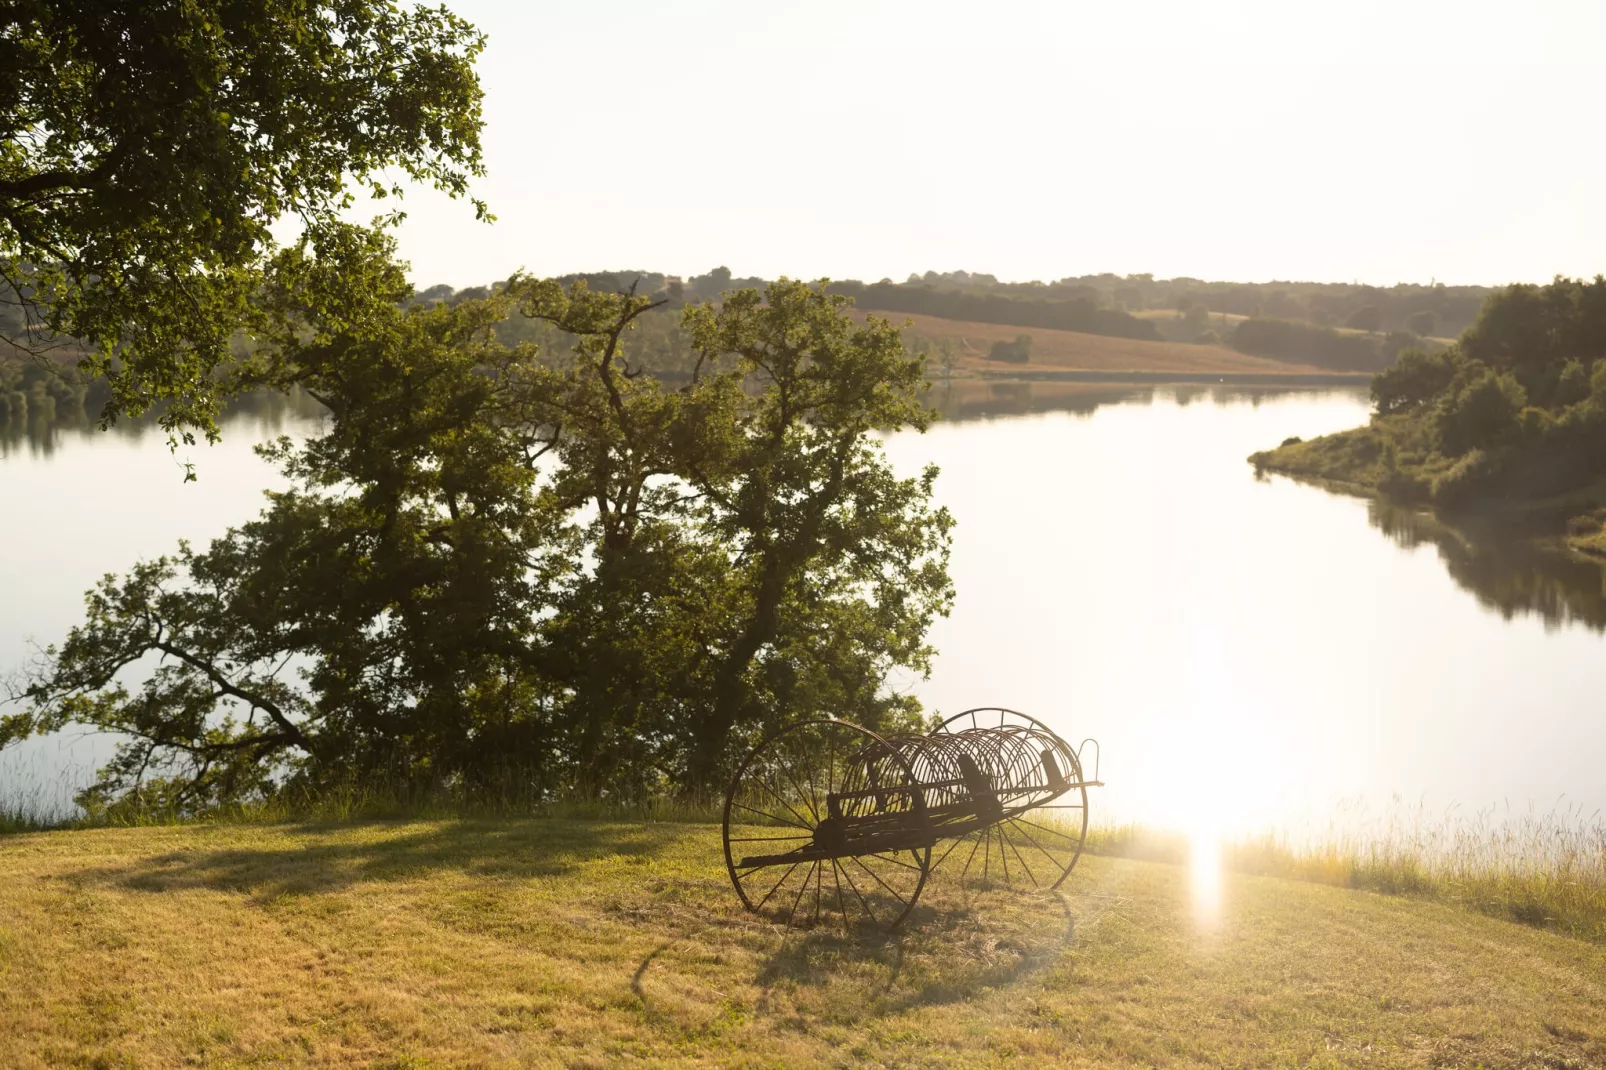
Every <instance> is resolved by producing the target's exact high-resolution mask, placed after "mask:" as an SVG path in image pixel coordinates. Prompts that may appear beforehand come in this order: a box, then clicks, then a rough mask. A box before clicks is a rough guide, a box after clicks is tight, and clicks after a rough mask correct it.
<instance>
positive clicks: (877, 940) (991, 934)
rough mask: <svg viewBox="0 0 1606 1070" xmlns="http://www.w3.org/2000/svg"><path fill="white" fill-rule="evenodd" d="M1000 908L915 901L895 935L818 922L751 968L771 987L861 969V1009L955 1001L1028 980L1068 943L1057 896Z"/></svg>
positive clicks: (1068, 916) (1066, 910)
mask: <svg viewBox="0 0 1606 1070" xmlns="http://www.w3.org/2000/svg"><path fill="white" fill-rule="evenodd" d="M1018 899H1019V901H1018V902H1012V903H1009V904H1008V905H1007V908H1006V909H1002V910H986V911H982V910H976V909H972V908H971V907H970V906H968V905H964V906H960V905H957V904H950V903H943V904H936V905H926V904H921V905H919V906H917V907H916V908H915V909H914V911H912V912H911V913H910V915H909V917H908V919H907V920H906V921H905V922H904V924H903V926H902V927H901V928H899V929H898V930H897V931H895V932H891V933H888V932H884V931H877V930H871V929H859V930H855V931H853V932H844V931H843V930H842V929H840V928H829V927H823V926H822V927H820V928H816V929H814V930H813V931H810V932H807V933H798V934H796V936H795V938H789V939H788V940H787V941H786V942H785V943H784V944H783V946H782V947H781V948H779V949H778V950H777V951H776V952H775V953H774V954H772V955H771V956H770V957H769V958H768V959H767V960H766V961H765V962H764V964H763V966H762V967H761V968H760V970H759V972H758V976H757V978H756V981H757V983H758V985H759V986H760V987H761V988H763V989H765V990H766V991H767V992H768V991H771V990H774V989H775V988H777V987H778V986H784V985H792V986H798V987H803V988H824V987H826V986H828V985H830V984H832V983H833V982H835V981H836V980H838V979H839V978H840V977H841V976H842V975H843V974H844V972H862V971H863V970H864V968H865V967H869V968H870V970H871V971H872V972H873V973H874V974H877V975H879V976H878V977H877V980H876V982H875V985H874V993H873V996H872V998H871V1000H870V1002H869V1003H868V1004H867V1005H865V1006H864V1007H863V1008H862V1010H863V1012H864V1013H866V1014H870V1015H881V1014H895V1013H898V1012H901V1011H905V1010H909V1009H911V1008H914V1007H918V1006H929V1005H937V1004H945V1003H956V1002H961V1001H963V1000H967V999H971V998H973V997H975V996H976V995H977V994H979V993H981V992H983V991H985V990H987V989H995V988H1001V987H1005V986H1009V985H1015V984H1020V983H1022V982H1025V981H1028V980H1030V979H1031V978H1033V977H1035V976H1036V975H1038V974H1040V973H1042V972H1043V971H1044V970H1047V969H1048V968H1050V967H1052V966H1053V965H1054V964H1055V963H1057V962H1058V961H1059V960H1060V959H1061V958H1062V957H1063V955H1064V954H1065V952H1067V951H1069V950H1070V949H1071V948H1072V947H1073V946H1074V945H1075V943H1076V927H1077V920H1078V919H1077V915H1076V913H1075V912H1073V911H1072V909H1071V906H1070V903H1069V901H1068V900H1067V897H1066V896H1064V895H1061V894H1053V895H1046V896H1031V897H1027V896H1024V895H1022V896H1019V897H1018Z"/></svg>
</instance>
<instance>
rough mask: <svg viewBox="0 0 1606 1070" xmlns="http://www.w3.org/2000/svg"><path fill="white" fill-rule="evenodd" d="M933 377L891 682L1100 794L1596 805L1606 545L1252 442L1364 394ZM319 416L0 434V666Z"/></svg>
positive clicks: (1321, 815)
mask: <svg viewBox="0 0 1606 1070" xmlns="http://www.w3.org/2000/svg"><path fill="white" fill-rule="evenodd" d="M938 403H939V405H940V406H941V407H943V408H944V409H945V411H946V412H947V414H948V417H949V418H947V419H945V420H943V421H942V422H940V423H939V424H938V425H937V426H936V427H935V428H933V429H932V430H931V431H930V432H928V433H926V434H924V435H916V434H905V435H896V436H892V437H891V438H890V439H889V440H888V441H887V449H888V452H889V454H890V456H891V457H892V459H893V461H894V463H895V464H896V465H897V466H898V467H899V468H900V469H902V470H906V471H909V472H913V471H915V470H917V469H918V468H919V466H920V465H922V464H924V463H926V462H928V461H934V462H936V463H937V464H938V465H940V466H941V468H942V476H941V478H940V479H939V481H938V493H939V496H940V497H941V499H942V500H943V502H944V503H945V504H947V505H948V506H949V507H950V508H951V509H952V510H953V512H954V514H955V516H956V517H957V519H958V526H957V528H956V532H955V542H954V556H953V564H952V574H953V578H954V581H955V584H956V586H957V589H958V601H957V604H956V606H955V609H954V613H953V615H952V616H951V617H950V618H948V619H946V620H943V621H940V622H939V623H938V624H937V626H936V628H935V629H934V631H933V634H932V639H933V641H934V643H935V644H936V646H937V647H938V649H939V650H940V652H941V653H940V655H939V657H938V659H937V662H936V667H935V671H934V672H933V674H932V677H931V679H929V680H902V681H899V682H898V685H899V686H900V687H904V688H908V689H910V690H912V691H913V692H914V693H915V694H917V695H919V696H920V697H921V699H922V700H923V701H924V702H925V704H926V705H927V707H928V708H934V709H939V710H942V711H943V712H945V713H952V712H958V711H960V710H963V709H965V708H968V707H971V706H980V705H1002V706H1009V707H1013V708H1016V709H1021V710H1025V711H1027V712H1030V713H1033V714H1036V715H1038V716H1040V717H1042V718H1043V719H1044V720H1045V721H1047V722H1048V723H1049V724H1050V725H1052V726H1054V727H1055V728H1057V729H1058V730H1060V731H1061V732H1062V733H1063V734H1064V735H1066V736H1067V737H1069V738H1070V739H1071V740H1072V742H1073V744H1074V743H1075V742H1077V741H1079V740H1081V739H1082V738H1083V737H1087V736H1092V737H1096V738H1097V739H1098V740H1099V741H1100V743H1101V746H1102V756H1101V759H1102V760H1101V768H1100V772H1101V775H1102V776H1103V778H1104V779H1105V780H1106V781H1107V782H1108V784H1109V786H1108V787H1106V788H1104V789H1101V790H1100V791H1099V792H1097V793H1096V794H1095V801H1094V811H1093V812H1094V817H1095V820H1101V819H1102V820H1135V821H1142V822H1146V823H1154V824H1159V825H1165V826H1169V827H1176V828H1182V829H1188V830H1199V829H1208V830H1211V831H1216V832H1221V833H1243V832H1249V831H1258V830H1262V829H1270V828H1281V829H1285V830H1292V831H1294V832H1296V833H1297V832H1298V831H1299V830H1300V829H1318V830H1319V829H1322V828H1324V827H1326V826H1327V825H1328V824H1329V823H1332V824H1336V825H1339V826H1342V827H1346V828H1348V827H1352V826H1356V825H1362V824H1365V823H1368V822H1373V821H1377V820H1381V819H1383V818H1385V817H1387V816H1389V815H1394V816H1398V815H1400V814H1402V813H1403V814H1407V815H1411V814H1419V813H1420V814H1423V815H1426V816H1427V817H1428V818H1429V819H1432V820H1437V819H1439V818H1442V817H1443V816H1444V815H1446V814H1450V815H1452V817H1456V816H1460V817H1468V816H1474V815H1476V814H1478V813H1480V812H1487V811H1493V812H1494V813H1495V814H1496V816H1501V815H1504V814H1506V813H1507V812H1522V813H1526V812H1529V811H1530V810H1535V811H1538V812H1542V813H1549V812H1552V811H1555V810H1558V809H1560V810H1568V809H1573V810H1582V811H1584V812H1585V813H1593V812H1595V811H1598V810H1600V809H1603V808H1606V776H1603V775H1602V773H1601V761H1602V758H1603V756H1606V716H1602V713H1601V709H1600V699H1599V696H1600V695H1601V694H1602V693H1603V691H1606V688H1603V685H1606V657H1603V655H1606V638H1603V632H1602V629H1603V627H1606V596H1603V588H1602V572H1601V570H1600V568H1599V567H1597V566H1595V565H1594V564H1591V563H1589V562H1585V561H1579V560H1573V559H1569V558H1567V557H1564V556H1560V555H1555V554H1548V553H1541V552H1539V551H1537V550H1535V549H1533V548H1532V547H1529V546H1526V545H1523V544H1515V545H1513V544H1488V543H1480V542H1477V541H1473V540H1469V539H1467V538H1466V537H1465V536H1463V535H1462V534H1460V533H1458V532H1456V531H1454V530H1452V529H1449V528H1446V527H1444V526H1442V525H1440V524H1437V523H1436V522H1434V521H1433V520H1432V518H1431V517H1427V516H1423V515H1419V514H1416V513H1413V512H1411V511H1408V510H1400V509H1394V508H1390V507H1387V506H1384V505H1382V504H1380V503H1377V502H1372V501H1368V500H1365V499H1360V498H1354V497H1349V496H1344V495H1338V494H1334V493H1330V492H1328V491H1326V490H1323V489H1320V488H1317V487H1312V486H1308V485H1303V484H1300V483H1297V482H1295V481H1292V480H1289V479H1286V478H1283V477H1278V476H1271V477H1259V476H1257V475H1256V473H1255V471H1254V470H1253V468H1252V467H1251V466H1250V465H1249V464H1248V463H1247V462H1246V461H1245V458H1246V457H1247V456H1248V454H1249V453H1251V452H1253V451H1254V450H1257V449H1262V448H1265V447H1267V446H1272V445H1276V444H1277V443H1278V442H1281V441H1282V440H1283V439H1284V438H1286V437H1288V436H1290V435H1299V436H1301V437H1304V438H1309V437H1312V436H1314V435H1319V434H1322V433H1325V432H1328V431H1334V430H1338V429H1341V428H1345V427H1350V426H1354V425H1355V424H1358V423H1360V422H1362V421H1364V419H1365V418H1366V412H1367V399H1366V396H1365V394H1364V393H1363V392H1358V391H1349V390H1318V391H1292V392H1291V391H1274V390H1269V389H1253V388H1226V387H1219V388H1201V387H1141V388H1139V387H1121V386H1108V385H1092V384H1034V385H1031V386H1027V385H1024V384H1020V385H1008V384H998V385H988V384H975V383H967V384H956V387H955V388H954V389H952V390H950V391H949V392H947V393H946V394H942V393H939V396H938ZM314 426H316V417H315V416H314V415H312V414H310V413H308V412H306V411H305V410H302V409H298V408H296V407H293V406H279V407H272V408H270V409H269V410H267V411H258V412H252V413H245V414H241V415H238V416H236V417H233V418H231V420H230V422H229V423H228V424H227V425H226V427H225V431H224V440H223V443H222V444H221V445H219V446H216V447H210V448H208V447H204V446H203V447H196V448H192V449H187V450H186V449H181V450H180V451H179V456H180V457H186V458H189V459H192V460H194V461H195V462H197V466H198V472H199V477H200V478H199V482H198V483H194V484H189V485H185V484H184V483H183V482H182V472H181V470H180V468H179V467H178V465H177V463H176V461H175V459H174V457H173V455H171V454H170V453H169V451H168V448H167V445H166V441H165V436H163V435H162V434H161V433H160V432H157V431H150V432H146V433H143V434H141V433H124V432H119V433H114V434H110V435H101V434H98V433H94V432H66V433H61V434H58V435H56V436H54V437H53V438H50V439H46V440H39V439H34V440H29V439H26V438H21V439H18V438H13V439H11V440H10V441H9V442H7V443H5V444H4V445H0V494H3V500H4V501H5V502H6V503H7V504H8V506H9V507H10V508H8V510H7V519H6V520H5V522H4V524H3V525H0V672H4V671H6V670H12V669H15V668H16V667H17V666H19V665H20V664H22V663H23V662H24V661H25V660H26V658H27V657H28V656H29V650H30V647H29V640H30V639H32V640H36V641H38V642H40V643H45V642H51V641H54V640H56V639H58V638H59V637H60V636H62V635H63V634H64V633H65V631H66V629H67V628H68V627H70V626H71V625H72V624H73V623H75V622H76V621H77V620H78V617H79V613H80V606H81V601H80V599H81V595H82V592H83V591H84V590H85V589H86V588H87V587H89V586H90V585H91V584H92V583H93V582H94V581H95V580H96V579H97V578H98V577H99V576H100V575H102V574H103V573H106V572H108V571H116V572H121V571H123V570H124V569H126V568H127V566H128V565H129V564H131V563H132V562H133V561H134V560H135V559H137V558H139V557H142V556H154V555H157V554H160V553H164V552H167V551H169V550H171V549H172V548H173V546H174V544H175V541H176V540H177V539H178V538H181V537H182V538H189V539H191V540H195V541H201V540H204V539H206V538H209V537H211V536H214V535H216V534H219V533H220V532H222V531H223V529H224V528H226V527H227V526H228V525H230V524H231V523H237V522H239V521H240V520H242V519H245V518H247V517H248V516H250V515H252V514H254V512H255V511H256V509H257V508H258V507H259V503H260V501H261V497H260V493H261V490H262V489H263V488H264V487H265V486H268V485H270V484H271V483H274V482H275V478H274V473H273V472H272V471H271V470H270V469H269V468H268V467H267V466H266V465H265V464H263V463H262V462H261V461H260V460H258V459H257V458H256V457H255V456H254V455H253V454H252V453H251V449H250V447H251V446H252V444H254V443H255V442H257V441H260V440H262V439H264V438H268V437H272V436H274V435H278V434H282V433H289V434H305V433H307V431H308V430H309V429H311V428H313V427H314ZM107 749H108V748H107V745H106V741H104V740H98V739H94V738H71V739H66V738H64V739H53V740H46V741H36V742H34V743H31V744H28V745H27V746H26V747H25V748H21V749H16V750H14V751H11V752H7V753H6V754H4V755H0V797H5V796H7V795H9V796H12V797H15V796H18V795H22V796H26V797H28V798H31V799H34V800H37V801H41V802H48V803H49V804H50V805H57V804H59V803H61V802H62V801H64V800H65V799H66V798H67V797H68V796H70V794H71V788H72V787H73V786H75V785H76V784H81V783H82V782H83V781H84V780H86V779H87V777H88V775H89V770H90V769H91V768H92V767H93V765H94V764H95V762H96V761H98V760H100V759H101V758H103V757H104V755H105V754H106V753H107ZM1088 753H1089V755H1090V754H1091V748H1090V749H1089V752H1088Z"/></svg>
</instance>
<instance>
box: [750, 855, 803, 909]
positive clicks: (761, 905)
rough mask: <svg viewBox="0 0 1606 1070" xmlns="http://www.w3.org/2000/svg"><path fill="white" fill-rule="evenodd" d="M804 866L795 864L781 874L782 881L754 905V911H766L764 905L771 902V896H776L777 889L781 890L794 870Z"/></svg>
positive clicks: (755, 871)
mask: <svg viewBox="0 0 1606 1070" xmlns="http://www.w3.org/2000/svg"><path fill="white" fill-rule="evenodd" d="M802 864H803V863H802V862H793V863H792V864H791V865H790V866H789V867H787V870H786V872H785V873H782V874H781V879H780V880H778V881H776V882H775V884H774V885H773V886H772V887H771V888H770V890H769V891H767V892H765V893H764V898H763V899H760V900H759V901H758V902H757V903H755V904H754V906H753V910H754V911H759V910H763V909H764V904H765V903H768V902H769V901H770V896H772V895H774V894H775V892H776V891H777V889H779V888H780V887H781V885H783V884H785V883H786V878H788V877H790V876H791V875H792V870H794V869H796V868H797V867H798V866H801V865H802ZM758 872H760V871H759V870H756V869H755V870H753V873H758ZM749 876H751V874H749Z"/></svg>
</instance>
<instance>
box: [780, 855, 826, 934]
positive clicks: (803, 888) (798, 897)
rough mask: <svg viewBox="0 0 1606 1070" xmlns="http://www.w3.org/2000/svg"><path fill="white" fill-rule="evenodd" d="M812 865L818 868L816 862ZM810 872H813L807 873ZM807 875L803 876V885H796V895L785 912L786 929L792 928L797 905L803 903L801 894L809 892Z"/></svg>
mask: <svg viewBox="0 0 1606 1070" xmlns="http://www.w3.org/2000/svg"><path fill="white" fill-rule="evenodd" d="M814 865H815V867H816V868H818V866H819V863H818V862H816V863H814ZM812 872H813V870H810V871H809V873H812ZM809 873H805V874H803V883H802V884H800V885H798V889H797V894H796V895H794V896H793V897H792V906H791V909H789V910H787V912H786V926H787V928H791V927H792V919H793V918H795V917H797V905H798V904H799V903H801V902H802V901H803V893H804V892H806V891H808V890H809Z"/></svg>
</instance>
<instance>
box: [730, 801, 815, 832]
mask: <svg viewBox="0 0 1606 1070" xmlns="http://www.w3.org/2000/svg"><path fill="white" fill-rule="evenodd" d="M731 805H732V806H739V807H741V808H742V809H743V810H746V811H747V812H748V813H750V814H757V815H758V816H759V817H767V818H769V819H770V820H771V821H779V822H780V823H781V824H783V825H790V826H791V827H793V828H795V829H802V830H803V831H804V832H807V833H808V834H809V835H810V836H812V835H814V830H813V829H811V828H809V826H807V825H799V824H798V823H797V822H796V821H788V820H786V819H785V818H784V817H782V816H781V815H780V814H772V813H770V812H769V811H768V810H755V809H753V808H752V807H751V806H748V805H747V804H746V803H731Z"/></svg>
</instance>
